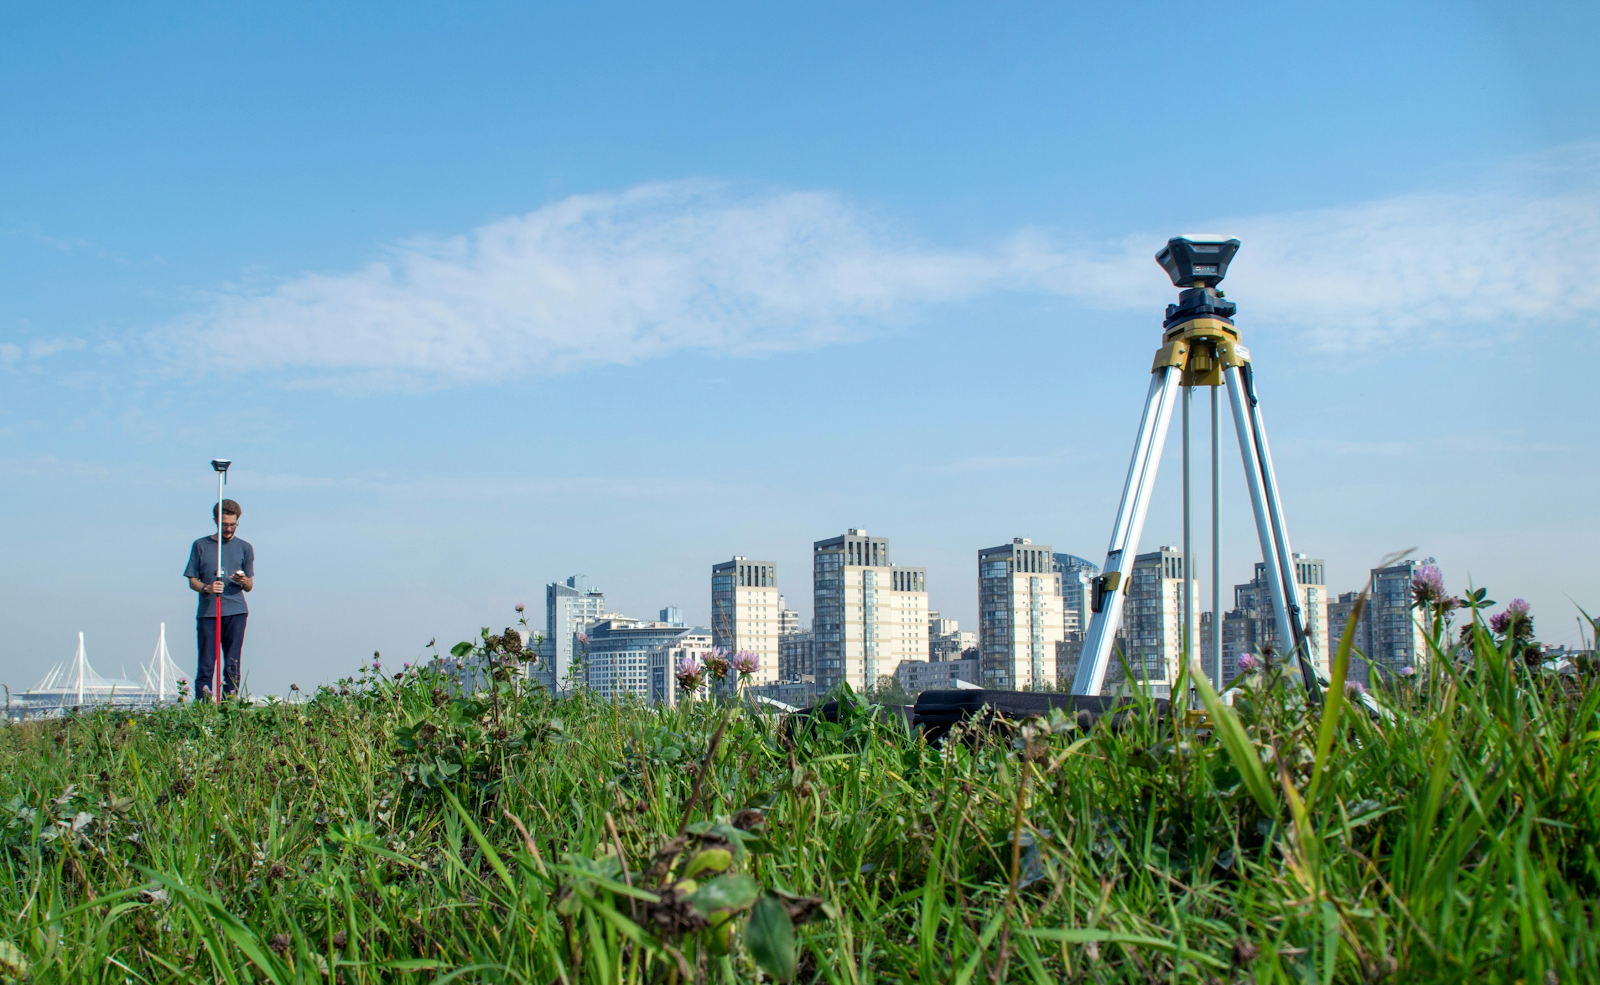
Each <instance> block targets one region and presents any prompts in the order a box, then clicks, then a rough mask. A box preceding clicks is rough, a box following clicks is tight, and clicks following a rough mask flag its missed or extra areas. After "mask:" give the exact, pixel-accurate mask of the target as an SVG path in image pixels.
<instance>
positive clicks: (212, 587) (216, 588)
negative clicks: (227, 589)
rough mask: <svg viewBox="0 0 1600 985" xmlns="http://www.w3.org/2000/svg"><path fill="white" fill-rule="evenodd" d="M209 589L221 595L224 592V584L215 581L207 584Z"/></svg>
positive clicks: (213, 593) (212, 592)
mask: <svg viewBox="0 0 1600 985" xmlns="http://www.w3.org/2000/svg"><path fill="white" fill-rule="evenodd" d="M207 590H208V591H210V592H211V594H212V595H221V594H222V592H223V584H222V582H220V581H214V582H212V583H211V584H210V585H209V586H207Z"/></svg>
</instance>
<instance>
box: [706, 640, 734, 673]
mask: <svg viewBox="0 0 1600 985" xmlns="http://www.w3.org/2000/svg"><path fill="white" fill-rule="evenodd" d="M705 666H706V673H707V674H708V675H710V677H711V679H712V680H714V681H720V680H722V679H723V678H724V677H727V676H728V667H729V664H728V651H727V650H726V649H725V648H723V647H720V646H714V647H712V648H711V650H710V652H708V653H707V654H706V657H705Z"/></svg>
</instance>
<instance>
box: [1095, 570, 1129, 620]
mask: <svg viewBox="0 0 1600 985" xmlns="http://www.w3.org/2000/svg"><path fill="white" fill-rule="evenodd" d="M1091 584H1092V585H1093V586H1094V594H1093V595H1091V596H1090V597H1089V611H1091V612H1099V611H1100V610H1101V609H1104V608H1105V607H1106V596H1107V595H1110V594H1111V593H1112V592H1114V591H1116V590H1117V588H1118V587H1119V586H1120V585H1121V584H1122V572H1120V571H1108V572H1106V573H1105V574H1103V575H1100V576H1098V577H1096V578H1095V579H1094V581H1093V582H1092V583H1091Z"/></svg>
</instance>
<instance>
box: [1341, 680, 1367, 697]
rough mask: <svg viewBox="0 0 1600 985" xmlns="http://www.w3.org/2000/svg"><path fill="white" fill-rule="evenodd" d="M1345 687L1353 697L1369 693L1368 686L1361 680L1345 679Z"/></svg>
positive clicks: (1346, 691)
mask: <svg viewBox="0 0 1600 985" xmlns="http://www.w3.org/2000/svg"><path fill="white" fill-rule="evenodd" d="M1344 689H1345V693H1347V694H1349V695H1351V696H1352V697H1355V696H1359V695H1363V694H1366V693H1367V686H1366V685H1365V684H1363V683H1361V682H1360V681H1345V682H1344Z"/></svg>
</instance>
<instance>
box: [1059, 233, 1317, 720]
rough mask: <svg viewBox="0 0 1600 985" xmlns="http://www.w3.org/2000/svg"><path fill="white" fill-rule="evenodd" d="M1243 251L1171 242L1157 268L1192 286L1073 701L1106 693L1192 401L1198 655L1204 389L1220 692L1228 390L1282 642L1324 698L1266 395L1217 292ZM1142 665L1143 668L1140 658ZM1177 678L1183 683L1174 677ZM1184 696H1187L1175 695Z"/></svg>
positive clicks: (1158, 383) (1189, 574)
mask: <svg viewBox="0 0 1600 985" xmlns="http://www.w3.org/2000/svg"><path fill="white" fill-rule="evenodd" d="M1238 250H1239V241H1238V240H1236V239H1222V238H1221V237H1211V236H1184V237H1177V238H1174V239H1171V240H1168V241H1167V245H1166V248H1165V249H1163V250H1162V251H1161V252H1160V253H1157V254H1156V260H1157V262H1159V263H1160V264H1161V266H1162V267H1164V268H1165V269H1166V271H1167V275H1168V276H1169V277H1171V278H1172V285H1173V286H1174V287H1177V288H1179V289H1180V290H1181V293H1180V294H1179V295H1178V303H1177V304H1172V305H1168V306H1167V318H1166V322H1165V323H1164V325H1163V326H1162V335H1161V342H1162V345H1161V348H1160V349H1158V350H1157V351H1156V357H1155V363H1154V365H1152V366H1151V367H1150V373H1151V376H1150V392H1149V394H1148V395H1147V396H1146V397H1145V401H1144V416H1143V417H1142V418H1141V419H1140V421H1139V436H1138V437H1137V438H1136V439H1135V440H1134V443H1133V461H1132V462H1131V463H1130V464H1129V466H1128V479H1127V482H1126V483H1125V484H1124V486H1123V488H1122V502H1121V504H1120V505H1119V506H1118V507H1117V522H1116V524H1115V525H1114V526H1113V527H1112V528H1111V546H1110V547H1109V549H1108V550H1107V551H1106V563H1105V567H1104V569H1103V570H1102V572H1101V573H1100V575H1099V576H1098V577H1097V578H1095V579H1094V581H1093V584H1092V593H1093V594H1092V596H1091V598H1090V603H1089V607H1090V609H1091V611H1092V612H1093V615H1092V616H1091V617H1090V620H1089V632H1088V634H1087V637H1086V638H1085V640H1084V644H1083V655H1082V657H1081V658H1080V659H1079V661H1078V672H1077V676H1076V677H1075V678H1074V679H1073V682H1072V692H1073V693H1074V694H1090V695H1097V694H1099V693H1100V689H1101V687H1102V686H1103V685H1104V684H1105V678H1106V670H1107V669H1108V665H1109V663H1110V659H1111V651H1112V645H1113V643H1114V642H1115V640H1116V634H1117V628H1118V627H1119V626H1120V625H1121V623H1122V607H1123V603H1124V602H1125V601H1126V599H1127V594H1128V589H1129V587H1130V582H1131V580H1132V579H1131V578H1130V575H1131V574H1132V571H1133V564H1134V555H1135V554H1136V553H1137V552H1138V549H1139V535H1140V534H1141V533H1142V532H1143V530H1144V519H1145V513H1146V512H1147V511H1148V510H1149V508H1150V497H1151V494H1152V492H1153V490H1154V488H1155V481H1156V469H1157V467H1158V466H1159V465H1160V463H1161V451H1162V449H1163V447H1164V446H1165V445H1166V441H1167V428H1168V427H1169V426H1170V425H1171V423H1172V409H1173V405H1174V404H1175V403H1177V402H1178V396H1179V393H1180V391H1181V393H1182V395H1183V572H1182V575H1183V585H1184V589H1183V619H1182V623H1183V644H1182V647H1181V649H1182V650H1183V651H1184V652H1185V653H1186V654H1187V655H1189V656H1190V657H1191V658H1192V656H1193V655H1194V654H1196V653H1197V652H1198V651H1199V646H1198V645H1197V644H1198V642H1199V641H1198V640H1197V639H1196V635H1197V634H1196V632H1195V628H1196V622H1197V621H1196V619H1195V615H1194V612H1195V607H1194V584H1195V582H1194V567H1193V563H1192V562H1193V551H1192V550H1191V544H1190V482H1189V411H1190V403H1191V397H1192V396H1193V392H1194V388H1195V387H1197V386H1200V387H1207V388H1209V389H1210V391H1211V552H1212V557H1211V579H1212V596H1211V597H1212V617H1211V618H1212V626H1211V630H1212V632H1211V644H1212V645H1211V647H1210V650H1211V653H1210V654H1209V656H1210V657H1211V658H1212V660H1211V664H1212V666H1211V667H1210V668H1208V669H1207V670H1208V673H1209V674H1212V675H1214V678H1213V679H1214V680H1215V682H1216V686H1217V688H1218V689H1219V690H1220V689H1221V687H1222V685H1223V683H1224V682H1223V680H1222V604H1221V603H1222V586H1221V577H1220V576H1221V557H1220V547H1221V523H1220V516H1221V514H1220V506H1219V498H1218V491H1219V481H1218V476H1219V473H1220V468H1219V457H1220V450H1219V449H1220V447H1221V446H1220V443H1219V440H1218V438H1219V434H1218V427H1219V425H1218V401H1217V389H1218V388H1219V387H1221V386H1224V385H1226V386H1227V388H1228V401H1229V403H1231V404H1232V405H1233V423H1234V428H1235V429H1236V430H1237V431H1238V432H1239V454H1240V456H1241V457H1242V458H1243V460H1244V473H1245V479H1246V481H1247V484H1248V485H1249V487H1250V505H1251V507H1252V508H1253V509H1254V511H1255V516H1256V535H1257V536H1258V537H1259V538H1260V540H1261V556H1262V559H1263V560H1264V561H1265V562H1266V575H1267V584H1268V588H1269V591H1270V593H1271V595H1272V611H1273V616H1274V618H1275V620H1276V624H1277V630H1278V639H1279V641H1280V642H1282V643H1284V644H1286V645H1288V646H1290V647H1292V652H1293V654H1294V656H1295V657H1296V659H1297V660H1298V662H1299V668H1300V677H1301V680H1302V681H1303V683H1304V684H1305V688H1306V692H1307V694H1308V696H1309V697H1310V698H1311V700H1313V701H1317V700H1319V699H1320V698H1321V695H1322V691H1321V688H1320V686H1319V684H1318V681H1317V671H1316V662H1315V656H1316V655H1315V654H1314V653H1313V652H1312V646H1313V644H1312V641H1311V638H1310V637H1309V636H1308V635H1307V633H1306V627H1305V617H1304V614H1303V613H1302V612H1301V609H1300V585H1299V581H1298V579H1297V576H1296V572H1295V566H1294V552H1293V551H1292V550H1291V549H1290V547H1289V530H1288V527H1287V526H1286V525H1285V524H1284V520H1283V507H1282V505H1281V503H1280V502H1279V499H1278V481H1277V479H1276V478H1275V477H1274V476H1273V473H1272V455H1271V453H1270V452H1269V451H1268V450H1267V432H1266V428H1265V426H1264V425H1263V424H1262V422H1261V406H1260V402H1259V401H1258V400H1257V398H1256V392H1255V378H1254V373H1253V371H1252V368H1251V365H1250V350H1249V349H1246V348H1245V347H1244V346H1243V345H1242V344H1240V342H1239V331H1238V329H1236V328H1235V327H1234V324H1233V315H1234V312H1236V311H1237V310H1238V306H1237V305H1235V304H1234V303H1233V302H1232V301H1229V300H1227V299H1226V298H1225V297H1224V296H1223V293H1222V292H1221V291H1219V290H1217V285H1218V284H1220V283H1221V282H1222V278H1223V277H1224V276H1226V275H1227V273H1228V264H1229V262H1231V261H1232V260H1233V255H1234V254H1235V253H1237V252H1238ZM1140 663H1141V664H1142V663H1143V661H1142V660H1141V661H1140ZM1174 679H1176V677H1174ZM1172 697H1173V699H1174V700H1177V699H1178V697H1179V696H1178V695H1176V694H1175V695H1173V696H1172Z"/></svg>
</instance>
